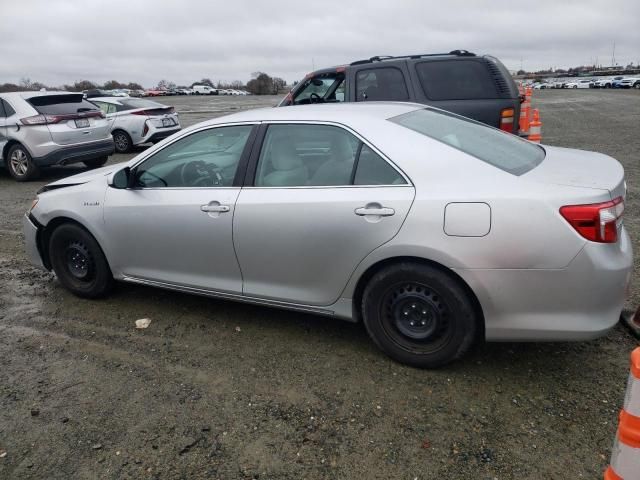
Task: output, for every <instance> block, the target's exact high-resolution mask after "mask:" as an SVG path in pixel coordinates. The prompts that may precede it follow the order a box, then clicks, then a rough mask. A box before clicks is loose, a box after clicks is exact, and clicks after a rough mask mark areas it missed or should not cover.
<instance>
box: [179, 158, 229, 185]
mask: <svg viewBox="0 0 640 480" xmlns="http://www.w3.org/2000/svg"><path fill="white" fill-rule="evenodd" d="M180 180H181V183H182V185H189V186H192V187H215V186H217V185H222V183H223V178H222V175H220V168H219V167H218V166H217V165H214V164H212V163H206V162H203V161H202V160H194V161H192V162H187V163H184V164H183V165H182V167H180Z"/></svg>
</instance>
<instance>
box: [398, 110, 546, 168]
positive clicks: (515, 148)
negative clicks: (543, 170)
mask: <svg viewBox="0 0 640 480" xmlns="http://www.w3.org/2000/svg"><path fill="white" fill-rule="evenodd" d="M389 121H391V122H394V123H397V124H398V125H402V126H403V127H406V128H409V129H411V130H413V131H415V132H418V133H421V134H422V135H425V136H427V137H430V138H433V139H435V140H438V141H440V142H442V143H446V144H447V145H450V146H452V147H454V148H457V149H458V150H462V151H463V152H465V153H468V154H469V155H473V156H474V157H476V158H478V159H480V160H482V161H483V162H487V163H488V164H490V165H493V166H494V167H497V168H499V169H500V170H504V171H505V172H508V173H511V174H513V175H522V174H523V173H527V172H528V171H529V170H532V169H533V168H535V167H537V166H538V165H540V163H541V162H542V160H544V156H545V153H544V149H543V148H542V147H540V146H538V145H534V144H533V143H529V142H528V141H526V140H523V139H521V138H520V137H518V136H516V135H512V134H511V133H506V132H502V131H501V130H498V129H495V128H491V127H488V126H486V125H485V124H483V123H479V122H475V121H473V120H468V119H465V118H463V117H460V116H458V115H454V114H452V113H449V112H443V111H441V110H432V109H423V110H414V111H413V112H409V113H404V114H402V115H398V116H397V117H393V118H390V119H389Z"/></svg>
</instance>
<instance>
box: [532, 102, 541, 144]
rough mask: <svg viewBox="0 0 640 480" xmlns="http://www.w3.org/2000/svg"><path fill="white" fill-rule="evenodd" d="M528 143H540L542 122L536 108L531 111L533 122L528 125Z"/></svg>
mask: <svg viewBox="0 0 640 480" xmlns="http://www.w3.org/2000/svg"><path fill="white" fill-rule="evenodd" d="M529 141H530V142H533V143H540V142H541V141H542V122H541V121H540V112H538V109H537V108H535V109H534V110H533V120H531V123H530V124H529Z"/></svg>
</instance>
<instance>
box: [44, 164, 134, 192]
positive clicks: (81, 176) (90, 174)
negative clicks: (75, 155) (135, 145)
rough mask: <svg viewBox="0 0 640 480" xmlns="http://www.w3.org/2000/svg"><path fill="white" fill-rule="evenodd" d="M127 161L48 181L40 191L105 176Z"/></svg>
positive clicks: (78, 183) (123, 165)
mask: <svg viewBox="0 0 640 480" xmlns="http://www.w3.org/2000/svg"><path fill="white" fill-rule="evenodd" d="M127 163H128V162H122V163H116V164H113V165H107V166H106V167H101V168H96V169H95V170H88V171H86V172H82V173H78V174H77V175H72V176H70V177H66V178H61V179H60V180H56V181H55V182H51V183H48V184H47V185H45V186H44V187H42V189H41V190H40V191H41V192H46V191H47V190H55V189H57V188H62V187H70V186H71V185H80V184H81V183H87V182H90V181H92V180H95V179H96V178H100V177H106V176H107V175H109V174H110V173H111V172H114V171H116V170H118V169H120V168H123V167H125V166H126V165H127Z"/></svg>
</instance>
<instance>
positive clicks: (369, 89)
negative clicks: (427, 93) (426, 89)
mask: <svg viewBox="0 0 640 480" xmlns="http://www.w3.org/2000/svg"><path fill="white" fill-rule="evenodd" d="M408 99H409V93H408V91H407V83H406V81H405V79H404V75H403V73H402V71H401V70H400V69H399V68H395V67H380V68H367V69H363V70H359V71H358V72H357V73H356V101H358V102H366V101H377V100H391V101H402V100H408Z"/></svg>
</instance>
